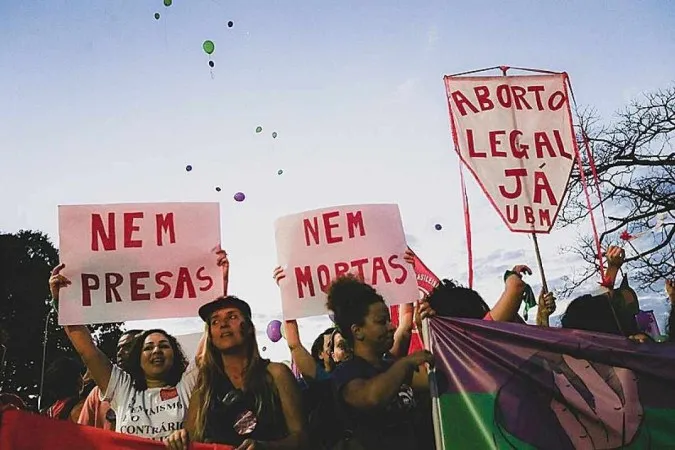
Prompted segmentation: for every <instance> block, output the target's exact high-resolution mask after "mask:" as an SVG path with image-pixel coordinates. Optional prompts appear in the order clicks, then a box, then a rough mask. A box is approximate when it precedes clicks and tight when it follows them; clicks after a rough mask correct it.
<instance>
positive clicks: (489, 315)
mask: <svg viewBox="0 0 675 450" xmlns="http://www.w3.org/2000/svg"><path fill="white" fill-rule="evenodd" d="M483 320H492V321H494V320H495V319H493V318H492V314H490V311H488V313H487V314H485V317H483Z"/></svg>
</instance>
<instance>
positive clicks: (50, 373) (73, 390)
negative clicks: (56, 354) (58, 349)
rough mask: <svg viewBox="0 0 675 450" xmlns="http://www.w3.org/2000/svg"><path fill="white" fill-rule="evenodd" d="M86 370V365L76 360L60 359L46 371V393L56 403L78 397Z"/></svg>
mask: <svg viewBox="0 0 675 450" xmlns="http://www.w3.org/2000/svg"><path fill="white" fill-rule="evenodd" d="M84 370H85V369H84V365H83V364H82V363H81V362H80V361H78V360H76V359H73V358H67V357H61V358H58V359H57V360H55V361H54V362H53V363H51V364H50V365H49V367H48V368H47V370H46V371H45V384H44V390H45V392H46V393H47V394H48V395H49V396H50V397H51V398H53V399H54V401H56V400H63V399H65V398H68V397H75V396H78V395H79V394H80V389H81V388H82V373H83V372H84Z"/></svg>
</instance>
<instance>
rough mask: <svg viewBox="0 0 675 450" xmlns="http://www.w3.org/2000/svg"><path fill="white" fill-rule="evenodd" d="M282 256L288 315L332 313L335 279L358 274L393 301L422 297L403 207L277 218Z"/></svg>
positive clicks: (369, 207) (329, 210)
mask: <svg viewBox="0 0 675 450" xmlns="http://www.w3.org/2000/svg"><path fill="white" fill-rule="evenodd" d="M275 235H276V243H277V257H278V262H279V265H281V266H282V267H283V268H284V270H285V272H286V278H285V279H283V280H282V281H281V283H280V288H281V299H282V309H283V313H284V318H285V319H297V318H301V317H309V316H316V315H322V314H326V290H327V288H328V286H329V285H330V283H331V281H332V280H334V279H335V278H337V277H339V276H341V275H344V274H346V273H354V274H355V275H357V276H359V277H361V278H362V279H363V280H364V281H365V282H366V283H368V284H370V285H371V286H373V287H374V288H375V289H377V291H378V292H379V293H380V294H381V295H382V296H383V297H384V298H385V301H386V302H387V303H388V304H390V305H392V304H399V303H406V302H411V301H414V300H415V299H417V297H418V294H417V281H416V279H415V272H414V270H413V268H412V266H410V265H409V264H408V263H406V262H405V261H404V260H403V254H404V253H405V250H406V248H407V246H406V241H405V235H404V233H403V224H402V223H401V214H400V212H399V209H398V206H397V205H352V206H336V207H332V208H324V209H319V210H314V211H307V212H303V213H300V214H293V215H289V216H285V217H282V218H280V219H277V221H276V222H275Z"/></svg>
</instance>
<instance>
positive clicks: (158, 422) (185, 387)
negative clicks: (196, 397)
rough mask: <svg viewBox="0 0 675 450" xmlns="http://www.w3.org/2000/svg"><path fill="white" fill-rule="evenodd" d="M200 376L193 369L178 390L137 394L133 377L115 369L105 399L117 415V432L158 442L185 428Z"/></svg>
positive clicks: (178, 385) (187, 373)
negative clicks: (192, 395) (185, 421)
mask: <svg viewBox="0 0 675 450" xmlns="http://www.w3.org/2000/svg"><path fill="white" fill-rule="evenodd" d="M197 374H198V370H197V369H196V368H194V367H190V368H188V370H187V371H186V372H185V373H184V374H183V377H182V378H181V380H180V381H179V382H178V384H177V385H176V386H175V387H169V386H167V387H163V388H151V389H146V390H145V391H138V390H136V388H135V387H134V383H133V381H132V380H131V376H130V375H129V374H128V373H126V372H124V371H123V370H122V369H120V368H119V367H117V366H116V365H113V367H112V373H111V374H110V381H109V382H108V389H107V391H106V393H105V398H109V399H111V400H110V406H111V408H112V409H113V410H114V411H115V413H116V414H117V421H116V426H115V431H117V432H118V433H125V434H133V435H134V436H139V437H144V438H149V439H154V440H156V441H158V440H163V439H165V438H167V437H168V436H169V435H170V434H171V433H173V432H174V431H176V430H180V429H181V428H183V422H184V420H185V417H186V415H187V409H188V406H189V404H190V395H191V394H192V390H193V389H194V387H195V384H196V382H197Z"/></svg>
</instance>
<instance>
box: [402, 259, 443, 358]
mask: <svg viewBox="0 0 675 450" xmlns="http://www.w3.org/2000/svg"><path fill="white" fill-rule="evenodd" d="M408 250H410V251H411V252H412V249H410V247H408ZM413 255H414V256H413V260H414V268H415V275H416V276H417V289H418V290H419V292H420V298H423V297H426V296H427V295H429V294H430V293H431V291H433V290H434V289H435V288H436V287H437V286H438V285H439V284H440V283H441V280H440V279H439V278H438V277H437V276H436V275H435V274H434V273H433V272H432V271H431V270H429V268H428V267H427V266H426V265H425V264H424V263H423V262H422V260H421V259H419V258H418V257H417V255H416V254H415V252H413ZM390 313H391V322H392V323H393V324H394V326H395V327H398V322H399V305H393V306H391V307H390ZM423 348H424V344H423V343H422V339H421V338H420V335H419V332H418V330H417V327H415V324H413V330H412V337H411V338H410V348H409V349H408V353H409V354H410V353H412V352H416V351H418V350H422V349H423Z"/></svg>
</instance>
